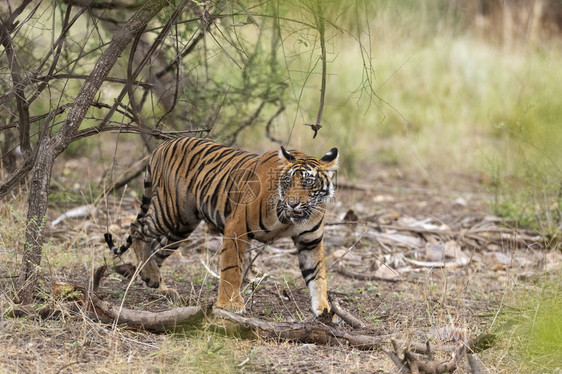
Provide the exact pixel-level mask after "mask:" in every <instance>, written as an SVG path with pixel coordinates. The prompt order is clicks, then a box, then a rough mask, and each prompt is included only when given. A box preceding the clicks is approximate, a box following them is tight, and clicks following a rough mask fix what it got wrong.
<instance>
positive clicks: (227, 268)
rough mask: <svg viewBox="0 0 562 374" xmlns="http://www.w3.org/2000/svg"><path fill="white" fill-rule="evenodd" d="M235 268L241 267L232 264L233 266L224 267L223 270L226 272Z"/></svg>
mask: <svg viewBox="0 0 562 374" xmlns="http://www.w3.org/2000/svg"><path fill="white" fill-rule="evenodd" d="M235 268H236V269H240V267H239V266H238V265H232V266H227V267H225V268H224V269H221V272H225V271H228V270H230V269H235Z"/></svg>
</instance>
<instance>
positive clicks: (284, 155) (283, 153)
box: [279, 146, 295, 162]
mask: <svg viewBox="0 0 562 374" xmlns="http://www.w3.org/2000/svg"><path fill="white" fill-rule="evenodd" d="M279 158H280V159H281V161H284V162H293V161H295V156H293V155H292V154H291V153H290V152H289V151H287V150H286V149H285V147H283V146H281V149H280V150H279Z"/></svg>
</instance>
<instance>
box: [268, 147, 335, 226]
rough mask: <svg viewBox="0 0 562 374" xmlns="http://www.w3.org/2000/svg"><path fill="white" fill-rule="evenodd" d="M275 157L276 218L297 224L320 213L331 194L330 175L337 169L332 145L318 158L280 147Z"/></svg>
mask: <svg viewBox="0 0 562 374" xmlns="http://www.w3.org/2000/svg"><path fill="white" fill-rule="evenodd" d="M279 159H280V160H281V163H282V165H283V169H282V171H281V174H280V175H281V177H280V179H279V200H278V202H277V216H278V217H279V219H280V220H281V221H282V222H283V221H284V222H287V223H288V222H289V221H290V222H293V223H296V224H299V223H304V222H306V221H307V220H308V219H309V218H311V217H317V216H318V215H323V214H324V207H325V205H326V203H327V202H328V200H329V199H330V198H332V197H333V196H334V183H333V181H332V178H333V176H334V174H335V171H336V170H337V168H338V149H337V148H332V149H331V150H330V151H329V152H328V153H326V154H325V155H324V156H323V157H322V158H321V159H319V160H318V159H316V158H313V157H298V158H297V157H295V156H294V155H293V154H291V153H290V152H289V151H287V150H286V149H285V148H284V147H281V149H280V150H279Z"/></svg>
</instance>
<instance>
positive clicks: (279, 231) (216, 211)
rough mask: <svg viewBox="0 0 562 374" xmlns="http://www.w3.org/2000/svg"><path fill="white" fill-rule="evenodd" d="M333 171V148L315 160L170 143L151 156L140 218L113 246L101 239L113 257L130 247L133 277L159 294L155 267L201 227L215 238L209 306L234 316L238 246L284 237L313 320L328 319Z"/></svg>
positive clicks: (238, 304)
mask: <svg viewBox="0 0 562 374" xmlns="http://www.w3.org/2000/svg"><path fill="white" fill-rule="evenodd" d="M336 168H337V150H336V149H335V148H334V149H332V150H331V151H330V152H328V153H327V154H326V155H325V156H324V157H323V158H322V159H320V160H318V159H315V158H311V157H308V156H305V155H304V154H302V153H300V152H296V151H294V152H288V151H286V150H285V149H284V148H281V150H280V151H271V152H267V153H265V154H264V155H262V156H258V155H254V154H250V153H248V152H244V151H240V150H237V149H234V148H231V147H226V146H222V145H220V144H218V143H215V142H213V141H210V140H207V139H200V138H180V139H175V140H171V141H168V142H166V143H164V144H162V145H161V146H160V147H158V148H157V149H156V150H155V151H154V154H153V155H152V158H151V160H150V163H149V165H148V167H147V174H146V177H145V182H144V185H145V190H144V197H143V204H142V207H141V212H140V213H139V215H138V217H137V219H136V220H135V222H133V223H132V224H131V230H130V234H129V236H128V237H127V239H126V242H125V244H124V245H122V246H121V247H119V248H118V247H116V246H115V245H113V241H112V239H111V235H110V234H106V240H107V243H108V245H109V247H110V248H111V249H112V250H113V252H114V253H116V254H121V253H123V252H124V251H126V250H127V249H128V248H129V247H130V246H131V245H132V246H133V248H134V249H135V253H136V254H137V258H138V260H139V264H140V266H142V269H141V271H140V275H141V278H142V279H143V280H144V281H145V282H146V283H147V285H149V286H150V287H162V286H163V284H162V279H161V275H160V271H159V267H160V266H161V264H162V262H163V261H164V260H165V259H166V258H167V257H168V256H169V255H170V254H171V253H172V252H173V250H175V249H176V248H177V247H178V246H179V241H180V240H183V239H184V238H186V237H187V236H189V234H191V232H192V231H193V230H194V229H195V228H196V227H197V225H198V224H199V223H200V221H202V220H205V221H206V222H207V223H208V224H209V225H211V226H213V227H215V228H216V229H217V230H218V231H220V232H221V233H222V234H223V243H222V246H221V250H220V255H221V274H220V285H219V292H218V299H217V306H219V307H222V308H225V309H228V310H234V311H242V310H243V309H244V300H243V298H242V296H241V294H240V287H241V284H242V270H243V258H244V251H245V249H246V245H247V244H248V242H249V241H250V240H251V239H256V240H259V241H261V242H264V243H270V242H273V241H274V240H276V239H278V238H279V237H282V236H289V237H291V238H293V241H294V243H295V245H296V246H297V249H298V253H299V267H300V269H301V273H302V275H303V278H304V280H305V282H306V284H307V286H308V288H309V290H310V295H311V304H312V309H313V311H314V313H315V314H316V315H319V314H321V313H322V312H323V311H324V310H327V311H328V312H329V311H330V305H329V303H328V299H327V284H326V266H325V260H324V247H323V240H322V239H323V223H324V212H325V209H326V202H327V200H328V199H329V198H331V197H332V196H333V185H332V182H331V178H332V175H333V172H334V170H335V169H336Z"/></svg>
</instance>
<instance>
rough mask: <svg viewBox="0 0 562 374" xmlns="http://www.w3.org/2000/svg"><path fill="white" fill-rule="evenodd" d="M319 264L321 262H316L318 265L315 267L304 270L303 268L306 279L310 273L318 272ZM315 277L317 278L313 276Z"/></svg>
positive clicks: (302, 272) (302, 271) (303, 275)
mask: <svg viewBox="0 0 562 374" xmlns="http://www.w3.org/2000/svg"><path fill="white" fill-rule="evenodd" d="M318 265H320V262H317V263H316V266H315V267H313V268H312V269H303V270H301V274H302V277H303V278H304V279H306V278H307V277H308V276H309V275H310V274H312V273H314V272H316V270H317V269H318ZM313 278H315V277H313Z"/></svg>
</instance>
